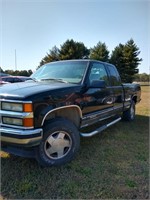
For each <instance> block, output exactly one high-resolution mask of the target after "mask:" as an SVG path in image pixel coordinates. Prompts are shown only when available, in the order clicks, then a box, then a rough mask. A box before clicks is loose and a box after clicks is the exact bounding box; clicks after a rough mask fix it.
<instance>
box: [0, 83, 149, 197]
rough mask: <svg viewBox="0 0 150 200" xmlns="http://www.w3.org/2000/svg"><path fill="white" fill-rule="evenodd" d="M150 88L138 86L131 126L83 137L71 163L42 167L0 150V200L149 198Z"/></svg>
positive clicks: (120, 123) (113, 127)
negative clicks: (140, 90) (139, 94)
mask: <svg viewBox="0 0 150 200" xmlns="http://www.w3.org/2000/svg"><path fill="white" fill-rule="evenodd" d="M149 102H150V91H149V87H147V86H143V87H142V101H141V102H140V104H138V105H137V111H136V113H137V116H136V120H135V121H134V122H122V121H121V122H119V123H118V124H116V125H114V126H112V127H110V128H109V129H107V130H105V131H104V132H103V133H102V134H99V135H96V136H94V137H92V138H82V139H81V148H80V151H79V153H78V154H77V157H76V158H75V160H73V161H72V162H71V163H69V164H67V165H65V166H61V167H51V168H42V167H40V166H39V165H38V164H37V162H36V161H34V160H33V159H25V158H20V157H17V156H13V155H9V154H7V153H4V152H1V199H148V198H149V117H148V116H149V107H150V105H149Z"/></svg>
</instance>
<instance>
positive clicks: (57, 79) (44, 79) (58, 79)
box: [41, 78, 68, 83]
mask: <svg viewBox="0 0 150 200" xmlns="http://www.w3.org/2000/svg"><path fill="white" fill-rule="evenodd" d="M41 81H56V82H60V83H68V82H67V81H64V80H63V79H61V78H42V79H41Z"/></svg>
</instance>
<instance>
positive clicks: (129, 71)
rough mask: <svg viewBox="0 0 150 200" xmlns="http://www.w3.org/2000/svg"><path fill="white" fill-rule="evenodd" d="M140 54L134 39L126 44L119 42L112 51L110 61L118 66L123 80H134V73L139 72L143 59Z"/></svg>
mask: <svg viewBox="0 0 150 200" xmlns="http://www.w3.org/2000/svg"><path fill="white" fill-rule="evenodd" d="M139 54H140V51H139V48H138V47H137V45H136V44H135V43H134V41H133V39H130V40H129V41H127V43H126V44H125V45H123V44H119V45H118V46H117V47H116V48H115V49H114V51H113V52H112V55H111V58H110V62H111V63H113V64H114V65H115V66H116V67H117V69H118V71H119V73H120V75H121V78H122V81H123V82H132V81H133V80H134V75H135V74H136V73H138V66H139V64H140V63H141V61H142V59H141V58H139V57H138V56H139Z"/></svg>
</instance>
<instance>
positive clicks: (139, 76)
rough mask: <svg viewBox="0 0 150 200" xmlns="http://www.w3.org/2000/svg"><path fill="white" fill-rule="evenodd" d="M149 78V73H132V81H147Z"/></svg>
mask: <svg viewBox="0 0 150 200" xmlns="http://www.w3.org/2000/svg"><path fill="white" fill-rule="evenodd" d="M149 80H150V75H148V74H146V73H142V74H136V75H134V81H137V82H149Z"/></svg>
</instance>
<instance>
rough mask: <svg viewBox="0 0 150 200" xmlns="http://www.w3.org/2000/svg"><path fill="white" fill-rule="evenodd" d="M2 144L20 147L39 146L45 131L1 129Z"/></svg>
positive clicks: (39, 129)
mask: <svg viewBox="0 0 150 200" xmlns="http://www.w3.org/2000/svg"><path fill="white" fill-rule="evenodd" d="M0 133H1V142H2V144H3V143H7V144H12V145H19V146H27V147H32V146H37V145H39V143H40V141H41V140H42V136H43V129H41V128H38V129H30V130H28V129H27V130H22V129H16V128H8V127H0Z"/></svg>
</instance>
